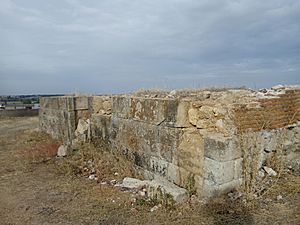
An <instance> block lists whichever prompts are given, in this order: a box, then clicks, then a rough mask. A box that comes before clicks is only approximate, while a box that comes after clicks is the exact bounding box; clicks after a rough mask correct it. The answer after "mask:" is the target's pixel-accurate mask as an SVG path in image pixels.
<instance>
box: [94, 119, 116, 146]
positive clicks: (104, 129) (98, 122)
mask: <svg viewBox="0 0 300 225" xmlns="http://www.w3.org/2000/svg"><path fill="white" fill-rule="evenodd" d="M110 132H111V116H107V115H97V114H96V115H95V114H94V115H92V118H91V135H92V139H93V140H95V141H97V140H98V139H100V140H102V141H104V140H105V141H107V142H108V141H109V138H110Z"/></svg>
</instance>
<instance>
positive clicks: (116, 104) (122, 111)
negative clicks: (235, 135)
mask: <svg viewBox="0 0 300 225" xmlns="http://www.w3.org/2000/svg"><path fill="white" fill-rule="evenodd" d="M130 108H131V99H130V98H129V97H124V96H114V97H113V98H112V114H113V116H115V117H119V118H123V119H128V118H130V117H131V109H130Z"/></svg>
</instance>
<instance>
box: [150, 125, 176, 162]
mask: <svg viewBox="0 0 300 225" xmlns="http://www.w3.org/2000/svg"><path fill="white" fill-rule="evenodd" d="M156 129H157V137H156V143H157V148H158V151H159V155H160V157H161V158H163V159H165V160H166V161H168V162H170V163H171V162H172V161H173V156H174V154H176V151H177V149H178V146H179V140H180V137H181V135H182V131H181V130H180V129H176V128H171V127H162V126H159V127H157V128H156Z"/></svg>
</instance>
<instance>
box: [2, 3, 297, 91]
mask: <svg viewBox="0 0 300 225" xmlns="http://www.w3.org/2000/svg"><path fill="white" fill-rule="evenodd" d="M299 11H300V2H298V1H293V0H266V1H258V0H252V1H250V0H245V1H238V0H236V1H232V0H231V1H229V0H227V1H224V0H214V1H213V0H205V1H197V0H166V1H158V0H153V1H146V0H132V1H122V0H114V1H111V0H104V1H97V0H88V1H80V0H52V1H46V2H45V1H40V0H27V1H23V0H14V1H13V0H2V1H1V2H0V33H1V35H0V48H1V52H0V78H1V80H2V82H1V83H0V94H5V93H6V94H11V93H37V92H47V93H50V92H52V93H55V92H60V93H61V92H72V91H73V90H74V91H86V92H93V93H94V92H99V93H100V92H105V91H107V92H122V91H129V90H133V89H136V88H139V87H146V88H151V87H162V88H183V87H195V86H205V85H230V84H232V85H248V86H251V87H254V86H257V87H262V86H271V85H273V84H276V83H299V81H300V78H299V77H300V75H299V71H300V65H299V64H300V63H299V62H300V55H299V52H300V39H299V38H298V37H299V35H300V22H299V21H300V14H299ZM25 81H26V82H25ZM58 82H59V83H58ZM39 87H43V88H39ZM75 89H76V90H75Z"/></svg>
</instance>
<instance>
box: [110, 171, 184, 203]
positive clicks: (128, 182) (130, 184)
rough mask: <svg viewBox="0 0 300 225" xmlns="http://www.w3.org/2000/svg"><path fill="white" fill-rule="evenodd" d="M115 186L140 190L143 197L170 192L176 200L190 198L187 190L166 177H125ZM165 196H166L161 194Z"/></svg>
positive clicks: (181, 200)
mask: <svg viewBox="0 0 300 225" xmlns="http://www.w3.org/2000/svg"><path fill="white" fill-rule="evenodd" d="M115 187H121V188H125V189H132V190H138V192H137V193H138V194H139V195H140V196H143V197H146V196H147V197H150V198H152V197H154V196H156V197H159V195H160V194H162V195H164V194H169V195H170V196H172V198H173V199H174V201H175V202H184V201H186V200H188V194H187V190H186V189H184V188H180V187H178V186H176V185H175V184H173V183H171V182H168V181H166V180H164V179H160V178H156V179H154V180H152V181H150V180H139V179H136V178H131V177H125V178H124V179H123V182H122V183H121V184H116V185H115ZM160 197H164V196H160Z"/></svg>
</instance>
